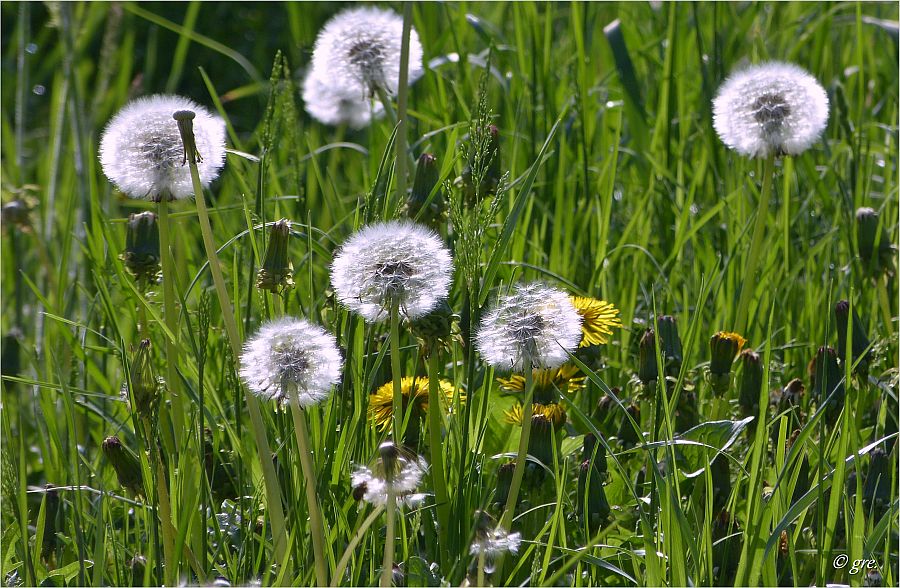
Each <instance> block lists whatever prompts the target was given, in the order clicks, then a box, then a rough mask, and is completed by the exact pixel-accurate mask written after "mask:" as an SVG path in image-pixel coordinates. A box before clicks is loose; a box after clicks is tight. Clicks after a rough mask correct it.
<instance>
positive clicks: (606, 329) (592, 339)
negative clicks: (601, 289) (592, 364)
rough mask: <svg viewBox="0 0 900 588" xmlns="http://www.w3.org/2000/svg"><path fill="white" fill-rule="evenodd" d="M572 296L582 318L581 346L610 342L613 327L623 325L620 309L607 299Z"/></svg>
mask: <svg viewBox="0 0 900 588" xmlns="http://www.w3.org/2000/svg"><path fill="white" fill-rule="evenodd" d="M570 298H571V299H572V304H573V305H574V306H575V310H577V311H578V314H580V315H581V318H582V323H581V330H582V333H583V336H582V338H581V343H580V345H579V346H580V347H587V346H589V345H603V344H605V343H608V342H609V337H610V335H612V329H613V327H618V328H621V327H622V321H621V319H619V309H618V308H616V307H615V305H613V304H611V303H609V302H607V301H605V300H597V299H596V298H588V297H585V296H571V297H570Z"/></svg>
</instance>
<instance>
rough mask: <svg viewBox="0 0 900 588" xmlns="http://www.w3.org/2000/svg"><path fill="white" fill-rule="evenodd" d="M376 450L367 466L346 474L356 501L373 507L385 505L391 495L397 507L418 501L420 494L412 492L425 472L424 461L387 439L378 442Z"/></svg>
mask: <svg viewBox="0 0 900 588" xmlns="http://www.w3.org/2000/svg"><path fill="white" fill-rule="evenodd" d="M378 453H379V456H378V458H377V459H376V460H375V463H373V464H372V466H371V467H365V466H357V467H356V468H355V469H354V471H353V473H352V474H351V475H350V483H351V485H352V486H353V492H354V495H355V496H356V498H357V500H365V501H366V502H368V503H369V504H372V505H374V506H383V505H386V504H387V502H388V498H389V495H392V496H394V498H395V499H396V501H397V505H398V506H400V504H401V503H404V502H406V503H408V504H412V503H415V502H417V501H419V500H420V499H421V498H422V496H421V495H418V494H414V493H415V491H416V489H417V488H418V487H419V484H420V483H421V482H422V477H423V476H424V475H425V472H426V471H428V465H427V464H426V463H425V460H424V459H422V458H421V457H420V456H419V455H416V454H413V453H410V452H409V451H407V450H405V449H401V448H400V447H397V446H396V445H394V444H393V443H391V442H390V441H388V442H385V443H382V444H381V446H380V447H379V448H378Z"/></svg>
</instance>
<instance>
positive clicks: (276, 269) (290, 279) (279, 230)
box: [256, 218, 294, 293]
mask: <svg viewBox="0 0 900 588" xmlns="http://www.w3.org/2000/svg"><path fill="white" fill-rule="evenodd" d="M290 238H291V222H290V221H289V220H287V219H284V218H283V219H281V220H280V221H277V222H275V223H273V224H272V228H271V229H270V230H269V244H268V245H267V247H266V257H265V260H264V261H263V266H262V268H261V269H260V270H259V273H258V274H257V275H256V287H257V288H259V289H260V290H268V291H270V292H273V293H281V292H283V291H284V290H289V289H291V288H293V287H294V264H293V263H291V260H290V258H289V257H288V241H289V240H290Z"/></svg>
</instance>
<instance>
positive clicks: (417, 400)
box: [369, 377, 465, 431]
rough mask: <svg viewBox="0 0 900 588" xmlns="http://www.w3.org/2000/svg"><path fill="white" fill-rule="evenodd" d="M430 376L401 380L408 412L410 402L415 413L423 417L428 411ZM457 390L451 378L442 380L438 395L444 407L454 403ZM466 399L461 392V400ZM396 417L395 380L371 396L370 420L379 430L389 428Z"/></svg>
mask: <svg viewBox="0 0 900 588" xmlns="http://www.w3.org/2000/svg"><path fill="white" fill-rule="evenodd" d="M428 384H429V382H428V378H426V377H415V378H402V379H401V380H400V393H401V394H402V395H403V399H402V410H403V412H404V414H405V413H406V410H407V408H408V407H409V403H410V402H412V403H413V415H415V416H417V417H422V416H424V415H426V414H427V413H428V410H429V406H428ZM455 392H456V390H455V389H454V387H453V383H452V382H450V381H449V380H440V381H439V384H438V395H439V397H440V398H441V399H442V400H443V401H444V402H445V406H444V407H442V408H449V407H450V406H451V405H452V403H453V397H454V395H455ZM464 399H465V394H464V393H462V392H460V400H464ZM393 418H394V382H393V381H391V382H388V383H387V384H384V385H383V386H381V387H380V388H378V390H376V391H375V393H374V394H372V395H371V396H370V397H369V420H371V421H373V422H374V423H375V426H376V427H378V429H379V430H381V431H384V430H385V429H387V428H388V427H389V426H390V424H391V422H393Z"/></svg>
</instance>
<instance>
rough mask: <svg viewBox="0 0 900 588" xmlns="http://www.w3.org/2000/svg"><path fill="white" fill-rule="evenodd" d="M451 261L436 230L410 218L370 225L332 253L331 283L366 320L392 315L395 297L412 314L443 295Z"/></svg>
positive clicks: (435, 303)
mask: <svg viewBox="0 0 900 588" xmlns="http://www.w3.org/2000/svg"><path fill="white" fill-rule="evenodd" d="M452 272H453V262H452V259H451V257H450V251H449V250H447V248H446V247H445V246H444V243H443V242H442V241H441V238H440V237H438V235H437V234H436V233H434V232H433V231H431V230H430V229H427V228H425V227H422V226H420V225H416V224H414V223H411V222H409V221H390V222H385V223H378V224H374V225H370V226H368V227H366V228H364V229H362V230H360V231H359V232H357V233H356V234H355V235H353V236H352V237H350V239H348V240H347V242H346V243H344V245H343V246H342V247H341V250H340V251H339V252H338V253H337V255H335V258H334V262H333V263H332V265H331V283H332V285H333V286H334V289H335V292H336V293H337V296H338V299H339V300H340V301H341V303H343V304H344V305H345V306H346V307H347V308H349V309H350V310H351V311H353V312H356V313H358V314H360V315H362V317H363V318H365V319H366V320H367V321H369V322H377V321H380V320H384V319H387V318H388V317H389V316H390V309H391V305H392V304H393V303H394V302H395V301H396V302H397V303H398V304H399V308H400V311H401V313H402V314H404V315H405V316H406V317H407V318H408V319H410V320H414V319H416V318H419V317H421V316H424V315H426V314H428V313H429V312H431V311H432V310H434V309H435V308H436V307H437V306H438V304H440V303H441V301H443V300H444V299H446V298H447V293H448V291H449V289H450V278H451V275H452Z"/></svg>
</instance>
